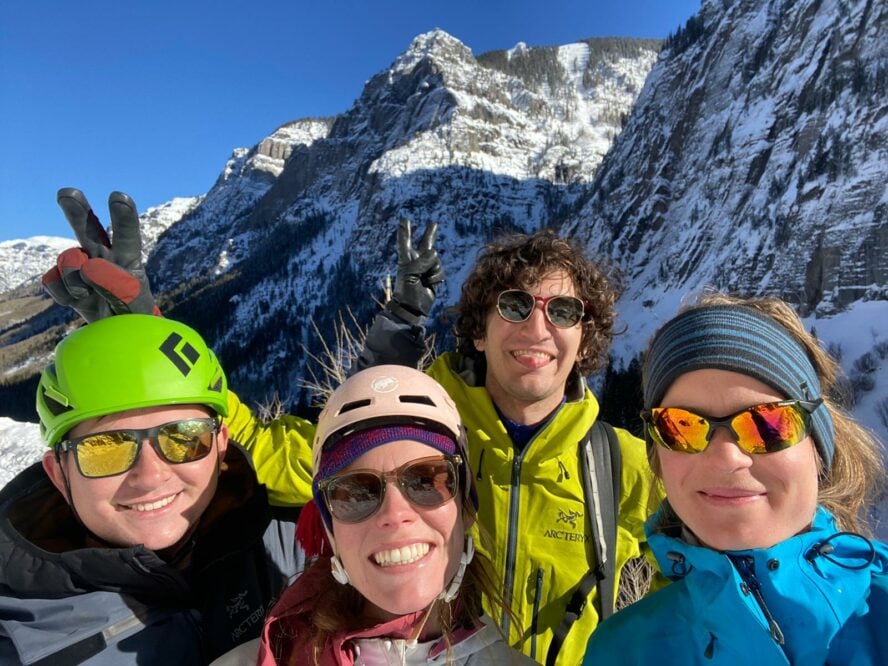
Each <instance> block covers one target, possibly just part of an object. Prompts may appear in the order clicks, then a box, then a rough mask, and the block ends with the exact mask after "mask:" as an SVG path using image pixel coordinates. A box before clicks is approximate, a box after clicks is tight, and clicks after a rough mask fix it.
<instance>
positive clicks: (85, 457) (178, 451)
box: [57, 418, 219, 479]
mask: <svg viewBox="0 0 888 666" xmlns="http://www.w3.org/2000/svg"><path fill="white" fill-rule="evenodd" d="M218 430H219V421H218V420H217V419H213V418H206V419H184V420H182V421H172V422H170V423H164V424H163V425H159V426H154V427H153V428H145V429H143V430H108V431H107V432H96V433H92V434H90V435H84V436H83V437H74V438H72V439H67V440H64V441H62V442H59V444H58V445H57V450H58V451H59V452H65V451H73V452H74V460H75V461H76V462H77V469H78V470H80V473H81V474H82V475H83V476H85V477H87V478H90V479H100V478H102V477H106V476H116V475H118V474H123V473H124V472H127V471H129V470H130V469H131V468H132V466H133V465H135V464H136V460H138V458H139V451H140V450H141V448H142V442H143V441H145V440H146V439H147V440H148V441H149V442H151V446H153V447H154V450H155V451H157V453H158V455H160V457H161V458H163V459H164V460H166V461H167V462H168V463H170V464H173V465H180V464H183V463H190V462H195V461H196V460H201V459H202V458H206V457H207V455H208V454H209V453H210V451H212V449H213V435H215V434H216V433H217V432H218Z"/></svg>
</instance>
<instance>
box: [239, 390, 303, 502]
mask: <svg viewBox="0 0 888 666" xmlns="http://www.w3.org/2000/svg"><path fill="white" fill-rule="evenodd" d="M225 424H226V425H227V426H228V434H229V436H230V437H231V439H233V440H234V441H235V442H237V443H238V444H240V445H241V446H243V447H244V448H245V449H246V450H247V451H249V453H250V457H251V458H252V459H253V466H254V467H255V468H256V477H257V478H258V479H259V481H260V482H262V483H264V484H265V486H266V488H267V489H268V501H269V503H270V504H274V505H275V506H304V505H305V504H307V503H308V502H309V501H310V500H311V444H312V441H313V440H314V434H315V424H314V423H311V422H310V421H306V420H305V419H302V418H299V417H298V416H291V415H289V414H284V415H283V416H280V417H278V418H277V419H275V420H274V421H271V422H270V423H268V424H262V423H261V422H260V420H259V419H258V418H257V417H256V416H255V415H254V414H253V413H252V412H251V411H250V409H249V408H248V407H247V406H246V405H244V404H243V403H242V402H241V401H240V398H238V397H237V395H235V393H234V391H231V390H229V391H228V416H227V417H226V418H225Z"/></svg>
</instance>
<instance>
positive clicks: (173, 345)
mask: <svg viewBox="0 0 888 666" xmlns="http://www.w3.org/2000/svg"><path fill="white" fill-rule="evenodd" d="M181 342H182V336H181V335H179V334H178V333H170V335H169V337H167V339H166V340H164V341H163V344H162V345H160V351H162V352H163V355H164V356H166V357H167V358H168V359H170V360H171V361H172V362H173V365H175V366H176V367H177V368H178V369H179V372H181V373H182V374H183V375H184V376H185V377H187V376H188V373H189V372H191V368H193V367H194V364H195V363H197V360H198V359H199V358H200V354H199V353H198V351H197V350H196V349H195V348H194V347H192V346H191V344H190V343H188V342H186V343H185V344H181Z"/></svg>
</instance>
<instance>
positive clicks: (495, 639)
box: [258, 365, 533, 666]
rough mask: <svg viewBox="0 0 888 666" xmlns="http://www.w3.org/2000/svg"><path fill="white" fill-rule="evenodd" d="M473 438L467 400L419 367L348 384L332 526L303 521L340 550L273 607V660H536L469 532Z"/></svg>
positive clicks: (326, 418)
mask: <svg viewBox="0 0 888 666" xmlns="http://www.w3.org/2000/svg"><path fill="white" fill-rule="evenodd" d="M465 446H466V439H465V429H464V428H463V426H462V424H461V423H460V417H459V414H458V413H457V411H456V407H455V406H454V404H453V401H452V400H451V399H450V397H449V396H448V395H447V393H446V392H445V391H444V389H443V388H442V387H441V386H440V385H439V384H437V383H436V382H435V381H434V380H433V379H431V378H430V377H428V376H427V375H425V374H423V373H422V372H420V371H418V370H415V369H411V368H407V367H404V366H386V365H382V366H377V367H374V368H371V369H368V370H364V371H362V372H358V373H357V374H355V375H353V376H352V377H350V378H349V379H348V380H346V381H345V383H343V384H342V385H341V386H340V387H339V388H338V389H336V391H335V392H334V393H333V394H332V396H331V397H330V399H329V401H328V402H327V405H326V407H325V408H324V410H323V411H322V412H321V415H320V418H319V420H318V426H317V434H316V436H315V439H314V446H313V461H314V465H313V470H314V474H313V477H314V478H313V482H312V492H313V495H314V500H313V501H314V505H315V507H316V508H317V511H316V512H314V513H308V512H306V513H305V514H304V515H306V516H307V515H313V516H318V521H317V522H318V523H321V524H322V527H323V529H322V530H321V529H320V527H318V528H317V529H315V530H311V529H307V530H306V529H304V528H303V523H302V521H300V535H302V534H303V533H307V534H311V533H312V532H314V533H316V534H321V533H323V536H324V537H325V541H326V546H327V547H326V550H324V551H323V552H322V553H321V554H319V555H318V556H317V557H316V559H314V561H313V562H312V564H311V565H310V566H309V567H308V568H307V569H306V571H305V572H304V573H303V574H302V575H301V576H300V577H299V578H297V579H296V581H295V582H294V583H293V584H292V585H291V586H290V587H289V588H287V590H286V591H285V592H284V593H283V595H282V596H281V598H280V600H279V601H278V603H277V604H276V605H275V607H274V608H273V609H272V610H271V612H270V613H269V616H268V619H267V620H266V623H265V628H264V630H263V633H262V641H261V646H260V653H259V661H258V663H259V664H261V665H262V666H266V665H277V664H280V665H286V664H293V665H296V664H299V665H302V664H349V665H350V664H383V663H398V664H406V663H410V664H419V663H423V664H425V663H432V664H445V663H446V664H452V665H462V664H472V665H482V664H491V665H493V664H497V665H499V664H531V663H533V662H532V661H531V660H530V659H529V658H527V657H525V656H523V655H521V653H519V652H517V651H514V650H512V648H510V647H509V646H508V645H507V644H506V642H505V641H504V640H503V637H502V635H501V634H500V633H499V630H498V629H497V627H496V626H495V625H494V624H493V623H492V622H491V620H490V619H489V618H487V617H485V616H484V614H483V610H482V607H481V597H482V595H486V596H487V597H488V598H489V599H493V600H494V602H496V600H497V599H498V596H497V593H496V590H495V587H494V584H493V582H492V580H491V579H490V575H489V573H488V570H489V566H490V564H489V562H487V561H486V560H485V558H484V557H483V556H482V555H480V554H475V553H474V550H473V539H472V536H471V535H469V533H468V530H467V528H468V527H469V526H470V525H471V523H472V522H473V520H474V515H475V510H476V508H477V497H476V494H475V490H474V487H473V484H472V474H471V472H470V471H469V468H468V461H467V458H466V449H465ZM308 542H309V543H310V542H311V539H308ZM309 543H307V544H306V550H307V551H309V552H312V553H316V552H318V551H320V550H321V549H320V547H312V546H310V545H309ZM390 660H391V661H390Z"/></svg>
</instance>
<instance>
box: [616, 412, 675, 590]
mask: <svg viewBox="0 0 888 666" xmlns="http://www.w3.org/2000/svg"><path fill="white" fill-rule="evenodd" d="M616 431H617V436H618V438H619V440H620V452H621V454H622V458H623V460H622V466H621V483H622V486H623V487H622V489H621V490H622V492H621V497H620V512H619V524H620V525H622V526H623V527H625V528H626V529H627V530H628V531H629V532H630V533H631V534H632V536H633V540H635V541H636V542H637V544H638V554H640V555H641V556H643V557H644V558H645V560H647V562H648V564H650V565H651V568H652V569H653V578H652V580H651V582H650V590H649V591H648V594H650V592H654V591H656V590H659V589H660V588H663V587H665V586H666V585H668V584H669V579H668V578H666V577H665V576H664V575H663V574H662V573H661V572H660V568H659V565H658V564H657V560H656V558H655V557H654V555H653V553H652V552H651V549H650V547H649V546H648V543H647V536H646V535H645V533H644V523H645V521H646V520H647V518H648V517H649V516H650V515H651V514H652V513H653V512H654V511H656V510H657V508H658V507H659V505H660V502H662V501H663V498H664V497H665V494H664V492H663V486H662V484H661V483H660V482H659V481H658V480H657V479H656V478H655V477H654V474H653V472H652V471H651V468H650V464H649V463H648V459H647V447H646V445H645V443H644V440H641V439H639V438H638V437H635V436H633V435H632V434H630V433H629V432H627V431H626V430H622V429H619V428H617V429H616ZM633 556H635V555H633Z"/></svg>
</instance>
